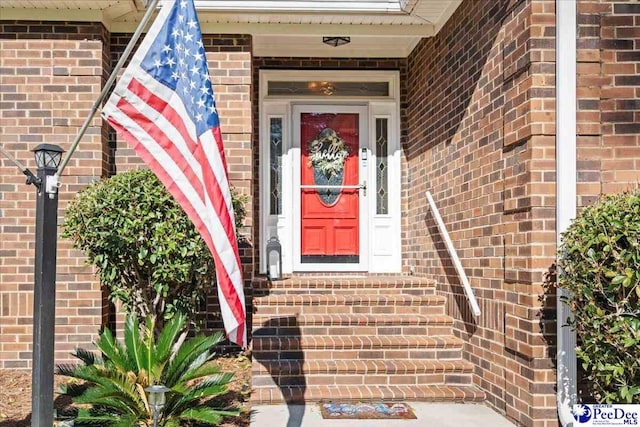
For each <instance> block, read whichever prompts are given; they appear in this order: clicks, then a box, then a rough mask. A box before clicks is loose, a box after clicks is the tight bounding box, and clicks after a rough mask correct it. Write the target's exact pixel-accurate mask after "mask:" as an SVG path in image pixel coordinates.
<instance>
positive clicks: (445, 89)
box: [403, 0, 556, 426]
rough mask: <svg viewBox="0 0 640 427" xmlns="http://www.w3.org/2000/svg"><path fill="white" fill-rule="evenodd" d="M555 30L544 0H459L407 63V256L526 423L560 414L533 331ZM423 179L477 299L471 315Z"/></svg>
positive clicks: (547, 222)
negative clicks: (476, 313)
mask: <svg viewBox="0 0 640 427" xmlns="http://www.w3.org/2000/svg"><path fill="white" fill-rule="evenodd" d="M554 27H555V11H554V2H553V1H540V0H523V1H507V0H504V1H496V2H491V3H487V2H474V1H465V2H463V3H462V5H461V6H460V7H459V8H458V10H457V11H456V12H455V14H454V16H453V17H452V18H451V19H450V20H449V22H448V23H447V24H446V25H445V26H444V27H443V28H442V30H441V31H440V33H439V34H438V35H437V36H436V37H433V38H431V39H427V40H423V41H422V42H421V43H420V44H419V45H418V46H417V48H416V49H415V50H414V51H413V52H412V54H411V55H410V57H409V59H408V69H407V76H408V82H407V93H408V99H407V105H408V113H407V116H408V125H409V126H408V140H407V142H406V144H405V146H404V155H405V156H406V164H407V170H406V173H405V175H404V177H403V188H404V190H405V192H404V197H403V204H404V206H403V211H404V212H407V215H406V217H405V218H404V222H403V254H404V262H405V264H406V265H408V266H411V267H415V269H416V272H417V273H418V274H420V275H427V276H430V277H434V278H436V279H437V280H438V282H439V286H440V292H441V293H442V294H444V295H446V296H447V299H448V302H449V303H448V304H449V307H448V311H449V313H450V314H451V315H453V316H454V317H455V318H456V319H457V326H458V334H459V335H460V336H461V337H462V338H464V339H465V341H466V342H467V344H466V345H465V354H466V357H467V358H468V359H469V360H470V361H472V362H473V363H474V364H475V365H476V369H475V378H474V381H475V382H476V384H477V385H478V386H480V387H481V388H482V389H483V390H485V392H486V393H487V398H488V402H489V403H490V404H491V405H493V406H494V407H496V408H497V409H498V410H500V411H503V412H505V413H506V414H507V416H508V417H509V418H511V419H514V420H516V421H518V422H519V423H520V424H522V425H525V426H543V425H555V423H556V415H555V394H554V382H555V376H554V372H553V370H552V361H551V359H550V358H549V355H550V354H553V353H554V352H555V350H554V348H553V347H551V346H549V344H548V343H547V341H546V340H545V336H544V335H543V333H542V331H546V330H549V331H551V332H553V330H554V329H553V328H554V323H552V322H547V317H553V313H552V312H551V313H548V312H547V311H545V310H543V304H542V302H541V301H540V300H541V299H542V300H544V294H545V288H544V283H545V278H546V273H547V272H548V270H549V268H550V267H552V265H553V262H554V254H555V228H554V227H555V224H554V218H555V209H554V205H555V199H554V196H555V182H554V181H555V173H554V171H555V153H554V146H555V136H554V135H555V124H554V120H555V117H554V108H555V93H554V86H555V82H554V73H555V64H554V62H555V51H554V45H555V28H554ZM427 190H429V191H431V192H432V194H433V196H434V199H435V201H436V204H437V205H438V207H439V209H440V212H441V214H442V217H443V219H444V222H445V224H446V225H447V227H448V229H449V232H450V234H451V238H452V240H453V243H454V246H455V247H456V248H457V249H458V253H459V255H460V258H461V259H462V264H463V266H464V267H465V270H466V272H467V274H468V275H469V277H470V280H471V284H472V287H473V288H474V290H475V293H476V296H477V297H478V298H479V302H480V306H481V309H482V315H481V316H480V317H479V318H478V319H474V318H473V316H472V315H471V313H470V310H469V307H468V302H467V299H466V297H465V296H464V293H463V291H462V287H461V285H460V282H459V280H458V278H457V276H456V273H455V270H454V269H453V264H452V262H451V259H450V257H449V255H448V253H447V251H446V249H445V246H444V244H443V240H442V238H441V236H440V234H439V232H438V229H437V227H436V225H435V221H434V218H433V215H432V213H431V212H430V211H429V209H428V207H427V205H426V200H425V197H424V192H425V191H427ZM551 301H553V300H552V299H551ZM546 328H548V329H546Z"/></svg>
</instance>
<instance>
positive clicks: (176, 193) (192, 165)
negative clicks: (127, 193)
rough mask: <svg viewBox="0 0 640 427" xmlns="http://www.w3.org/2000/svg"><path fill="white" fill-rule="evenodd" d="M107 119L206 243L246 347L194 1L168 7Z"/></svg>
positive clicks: (228, 325)
mask: <svg viewBox="0 0 640 427" xmlns="http://www.w3.org/2000/svg"><path fill="white" fill-rule="evenodd" d="M102 115H103V117H104V118H105V119H107V120H108V121H109V123H110V124H111V126H113V127H114V128H115V129H116V130H117V131H118V132H119V133H120V134H121V135H122V136H123V137H124V138H125V139H126V140H127V141H128V142H129V143H130V144H131V145H132V146H133V148H134V149H135V151H136V153H137V154H138V155H139V156H140V157H142V158H143V159H144V161H145V162H146V163H147V165H148V166H149V167H150V168H151V170H152V171H153V172H154V173H155V174H156V175H157V176H158V178H159V179H160V180H161V181H162V182H163V184H164V185H165V186H166V187H167V189H168V190H169V192H170V193H171V194H172V195H173V197H175V198H176V200H177V201H178V202H179V203H180V205H181V206H182V208H183V209H184V210H185V212H186V213H187V215H188V216H189V218H190V219H191V220H192V221H193V223H194V224H195V226H196V228H197V229H198V231H199V232H200V234H201V235H202V238H203V239H204V240H205V242H206V243H207V246H208V247H209V249H210V250H211V253H212V254H213V259H214V262H215V266H216V275H217V279H218V295H219V299H220V309H221V312H222V319H223V321H224V326H225V330H226V332H227V337H228V338H229V339H230V340H231V341H232V342H234V343H237V344H238V345H240V346H245V345H246V329H245V319H246V312H245V304H244V291H243V282H242V273H241V268H240V257H239V255H238V244H237V241H236V237H235V236H236V235H235V223H234V213H233V207H232V204H231V193H230V191H229V182H228V178H227V165H226V160H225V156H224V150H223V146H222V137H221V134H220V121H219V118H218V114H217V110H216V102H215V97H214V94H213V87H212V85H211V81H210V78H209V71H208V68H207V60H206V57H205V51H204V46H203V43H202V34H201V32H200V24H199V22H198V17H197V15H196V10H195V6H194V4H193V0H174V1H169V2H166V3H165V4H164V5H163V7H162V9H161V11H160V13H159V14H158V17H157V18H156V20H155V22H154V23H153V25H152V26H151V28H150V29H149V32H148V33H147V35H146V36H145V38H144V40H143V41H142V44H141V45H140V47H139V48H138V50H137V52H136V54H135V55H134V56H133V58H132V59H131V61H130V63H129V66H128V67H127V69H126V70H125V72H124V74H123V76H122V78H121V79H120V81H119V82H118V84H117V86H116V88H115V89H114V91H113V94H112V95H111V97H110V98H109V100H108V101H107V103H106V105H105V107H104V109H103V112H102Z"/></svg>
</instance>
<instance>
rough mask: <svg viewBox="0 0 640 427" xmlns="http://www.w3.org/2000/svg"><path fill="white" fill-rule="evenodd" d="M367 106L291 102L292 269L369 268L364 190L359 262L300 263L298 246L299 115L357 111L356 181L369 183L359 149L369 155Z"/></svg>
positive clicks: (360, 199) (360, 198) (364, 194)
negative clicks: (292, 103)
mask: <svg viewBox="0 0 640 427" xmlns="http://www.w3.org/2000/svg"><path fill="white" fill-rule="evenodd" d="M367 112H368V111H367V107H366V106H351V105H340V104H331V105H323V104H294V105H293V133H292V147H291V151H290V152H291V154H292V160H293V161H292V169H293V191H292V192H293V206H294V209H293V210H292V213H293V215H292V217H293V224H292V228H293V246H292V249H293V271H327V270H330V271H368V267H369V265H368V264H369V253H368V249H369V241H368V235H369V233H368V232H367V231H368V230H369V220H368V217H369V204H368V200H369V196H368V192H367V191H366V190H365V191H363V190H360V191H358V193H359V194H358V211H359V212H358V215H359V219H360V222H359V226H358V227H359V230H358V236H359V239H360V245H359V248H358V251H359V262H358V263H344V264H343V263H331V264H328V263H302V262H301V247H302V236H301V229H302V222H301V221H302V218H301V212H300V206H301V202H300V172H301V165H300V156H301V154H302V147H301V145H302V143H303V142H302V141H301V138H300V125H301V123H300V116H301V115H302V114H303V113H338V114H340V113H352V114H354V113H355V114H358V127H359V129H358V153H357V155H358V181H359V182H358V184H363V183H364V184H365V185H366V183H367V182H369V180H370V178H369V168H368V167H367V164H366V161H363V160H362V159H361V153H362V150H363V149H364V150H366V153H367V158H368V157H369V156H370V155H371V154H370V147H369V141H370V139H369V136H368V130H369V129H368V126H367V125H368V114H367Z"/></svg>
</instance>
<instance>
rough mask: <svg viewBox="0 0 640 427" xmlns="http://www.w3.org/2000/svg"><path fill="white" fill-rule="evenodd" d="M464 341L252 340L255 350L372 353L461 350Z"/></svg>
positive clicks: (407, 338) (416, 338)
mask: <svg viewBox="0 0 640 427" xmlns="http://www.w3.org/2000/svg"><path fill="white" fill-rule="evenodd" d="M462 344H463V342H462V340H461V339H459V338H456V337H454V336H444V337H422V336H389V337H379V336H344V337H341V336H337V337H333V336H313V337H305V336H287V337H273V336H267V337H260V339H256V340H254V341H253V351H254V352H256V351H267V350H272V351H286V350H306V349H310V350H320V349H345V350H353V349H358V350H373V349H381V348H382V349H415V350H422V349H462Z"/></svg>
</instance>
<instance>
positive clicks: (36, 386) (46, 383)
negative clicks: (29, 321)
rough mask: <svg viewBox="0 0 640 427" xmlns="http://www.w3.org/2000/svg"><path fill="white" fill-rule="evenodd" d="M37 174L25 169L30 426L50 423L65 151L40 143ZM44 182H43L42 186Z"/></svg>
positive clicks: (35, 152)
mask: <svg viewBox="0 0 640 427" xmlns="http://www.w3.org/2000/svg"><path fill="white" fill-rule="evenodd" d="M33 152H34V154H35V158H36V164H37V166H38V176H37V177H34V176H33V174H32V173H31V172H30V171H29V170H28V169H26V168H25V169H24V170H23V173H24V174H25V175H27V184H34V185H35V186H36V188H37V190H38V194H37V196H36V236H35V237H36V248H35V249H36V250H35V265H34V288H33V376H32V380H31V381H32V383H31V386H32V394H31V401H32V405H33V413H32V417H31V425H33V426H50V425H53V366H54V345H55V323H56V322H55V320H56V250H57V249H56V248H57V240H58V186H56V185H54V184H53V182H54V181H53V179H52V178H53V175H54V174H55V173H56V172H58V166H59V165H60V160H61V159H62V153H63V152H64V150H63V149H62V148H60V147H59V146H57V145H52V144H40V145H38V146H37V147H36V148H35V149H34V150H33ZM43 183H44V185H43Z"/></svg>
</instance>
